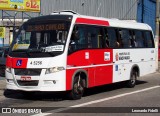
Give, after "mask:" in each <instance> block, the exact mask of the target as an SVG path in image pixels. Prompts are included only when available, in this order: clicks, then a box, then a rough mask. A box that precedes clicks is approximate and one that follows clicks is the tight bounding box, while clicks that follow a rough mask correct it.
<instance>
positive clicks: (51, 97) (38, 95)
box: [4, 81, 147, 101]
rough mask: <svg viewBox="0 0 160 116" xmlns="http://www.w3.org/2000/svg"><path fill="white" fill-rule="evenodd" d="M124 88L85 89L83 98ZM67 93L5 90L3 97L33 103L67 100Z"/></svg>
mask: <svg viewBox="0 0 160 116" xmlns="http://www.w3.org/2000/svg"><path fill="white" fill-rule="evenodd" d="M145 83H147V82H146V81H137V85H141V84H145ZM121 88H126V85H125V82H120V83H115V84H108V85H104V86H99V87H93V88H90V89H86V90H85V93H84V97H87V96H91V95H95V94H99V93H104V92H109V91H114V90H117V89H121ZM66 94H67V92H23V91H15V90H5V91H4V96H5V97H7V98H13V99H24V100H35V101H63V100H69V99H68V97H67V95H66Z"/></svg>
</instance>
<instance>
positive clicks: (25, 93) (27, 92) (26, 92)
mask: <svg viewBox="0 0 160 116" xmlns="http://www.w3.org/2000/svg"><path fill="white" fill-rule="evenodd" d="M20 93H21V94H22V95H23V96H24V97H25V98H30V97H33V96H34V94H35V93H36V92H34V91H20Z"/></svg>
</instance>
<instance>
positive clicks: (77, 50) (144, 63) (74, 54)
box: [6, 11, 156, 99]
mask: <svg viewBox="0 0 160 116" xmlns="http://www.w3.org/2000/svg"><path fill="white" fill-rule="evenodd" d="M155 57H156V51H155V46H154V40H153V34H152V29H151V27H150V26H148V25H147V24H142V23H136V22H128V21H120V20H117V19H105V18H98V17H90V16H83V15H79V14H77V13H75V12H72V11H61V12H55V13H52V14H51V15H47V16H40V17H36V18H32V19H30V20H28V21H27V22H25V23H24V24H23V25H22V26H21V28H20V29H19V32H18V33H17V35H16V37H15V38H14V39H13V42H12V44H11V47H10V52H9V55H8V58H7V63H6V80H7V89H12V90H21V91H24V92H29V91H30V92H31V91H33V92H34V91H68V92H69V95H70V97H71V98H72V99H80V98H81V97H82V95H83V92H84V89H85V88H91V87H95V86H100V85H105V84H111V83H116V82H121V81H126V85H128V86H129V87H134V86H135V84H136V80H137V78H138V77H140V76H143V75H146V74H150V73H153V72H155V70H156V67H155V65H156V61H155Z"/></svg>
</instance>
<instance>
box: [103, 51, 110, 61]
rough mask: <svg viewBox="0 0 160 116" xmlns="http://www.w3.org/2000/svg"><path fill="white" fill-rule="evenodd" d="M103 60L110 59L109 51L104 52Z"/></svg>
mask: <svg viewBox="0 0 160 116" xmlns="http://www.w3.org/2000/svg"><path fill="white" fill-rule="evenodd" d="M104 61H110V52H104Z"/></svg>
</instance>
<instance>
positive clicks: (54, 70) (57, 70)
mask: <svg viewBox="0 0 160 116" xmlns="http://www.w3.org/2000/svg"><path fill="white" fill-rule="evenodd" d="M64 69H65V68H64V67H52V68H47V69H46V73H45V74H50V73H55V72H59V71H62V70H64Z"/></svg>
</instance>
